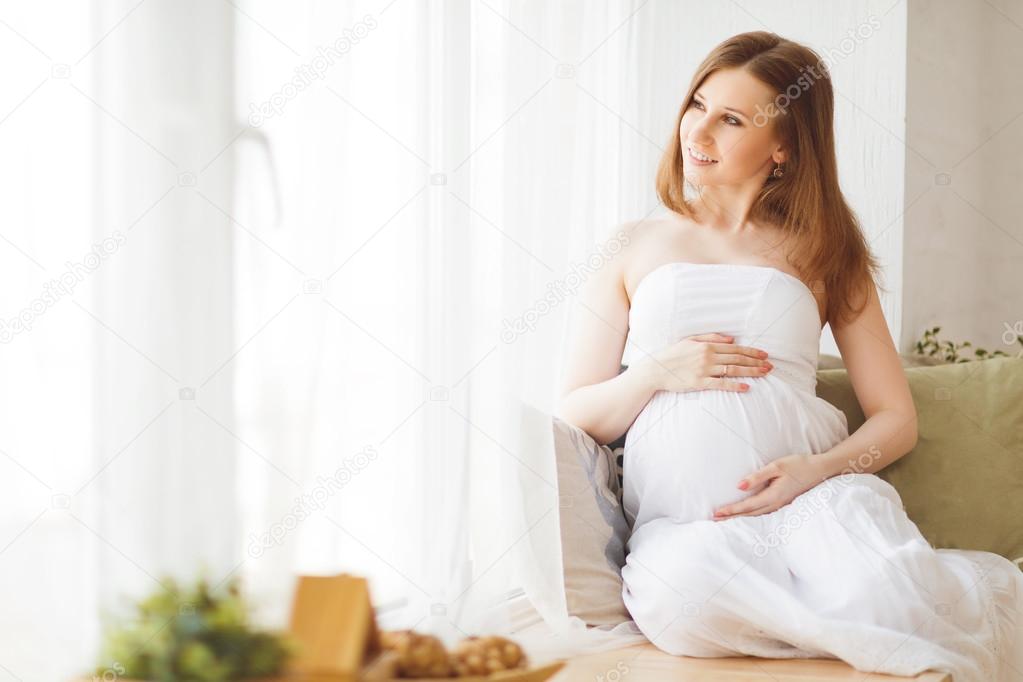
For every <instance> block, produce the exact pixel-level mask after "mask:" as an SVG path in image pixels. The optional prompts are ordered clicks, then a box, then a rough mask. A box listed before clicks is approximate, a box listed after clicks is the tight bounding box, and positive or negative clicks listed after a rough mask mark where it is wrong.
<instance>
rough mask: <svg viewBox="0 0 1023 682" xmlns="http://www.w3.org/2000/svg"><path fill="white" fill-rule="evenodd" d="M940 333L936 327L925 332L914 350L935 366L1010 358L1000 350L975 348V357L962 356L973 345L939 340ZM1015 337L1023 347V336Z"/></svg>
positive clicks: (1017, 335) (965, 342) (967, 342)
mask: <svg viewBox="0 0 1023 682" xmlns="http://www.w3.org/2000/svg"><path fill="white" fill-rule="evenodd" d="M940 331H941V327H934V328H933V329H928V330H925V331H924V334H923V336H922V337H920V340H919V341H917V342H916V345H915V346H914V350H915V352H916V354H917V355H920V356H923V357H925V358H928V359H930V360H932V361H933V364H945V363H953V362H969V361H971V360H986V359H988V358H997V357H1008V355H1009V354H1008V353H1005V352H1003V351H1000V350H996V351H991V352H989V351H987V350H985V349H983V348H974V349H973V357H969V356H967V355H963V356H960V354H959V352H960V351H962V350H964V349H966V348H972V347H973V344H971V343H970V342H969V341H963V342H962V343H955V342H953V341H942V340H940V339H939V338H938V332H940ZM1007 333H1008V332H1007ZM1015 336H1016V341H1017V342H1018V343H1019V344H1020V345H1021V346H1023V336H1020V335H1019V334H1015ZM1010 338H1011V337H1010Z"/></svg>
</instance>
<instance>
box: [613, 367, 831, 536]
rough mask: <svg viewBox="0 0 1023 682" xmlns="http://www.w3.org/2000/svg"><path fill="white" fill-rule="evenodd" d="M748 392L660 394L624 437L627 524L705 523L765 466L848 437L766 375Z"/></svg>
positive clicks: (807, 400) (801, 396)
mask: <svg viewBox="0 0 1023 682" xmlns="http://www.w3.org/2000/svg"><path fill="white" fill-rule="evenodd" d="M749 383H750V390H749V391H748V392H746V393H735V392H731V391H694V392H690V393H672V392H668V391H658V392H657V393H655V394H654V396H653V398H651V400H650V402H649V403H647V405H646V407H644V409H643V411H642V412H641V413H640V414H639V416H638V417H637V418H636V421H635V422H634V423H633V425H632V426H631V427H630V429H629V432H628V434H627V436H626V440H625V455H624V473H625V481H624V490H623V506H624V509H625V514H626V516H627V518H628V519H629V521H630V523H631V524H633V527H634V528H635V527H638V526H639V525H642V524H643V523H646V522H647V521H651V520H653V519H656V518H661V517H669V518H673V519H676V520H679V521H685V522H688V521H694V520H697V519H709V518H710V517H711V514H713V512H714V510H715V509H717V508H718V507H720V506H722V505H725V504H729V503H731V502H737V501H739V500H741V499H743V498H745V497H747V496H749V494H750V493H749V492H747V491H742V490H739V489H738V487H737V486H738V484H739V481H740V480H741V479H742V478H743V477H744V476H746V475H748V474H750V473H752V472H754V471H756V470H757V469H759V468H761V467H763V466H764V465H766V464H768V463H769V462H771V461H773V460H775V459H778V458H779V457H784V456H786V455H791V454H799V453H807V454H813V453H818V452H823V451H824V450H826V449H828V448H830V447H832V446H833V445H834V444H835V443H837V442H839V441H840V440H841V439H842V438H844V437H845V435H847V432H845V419H844V417H842V416H841V412H839V411H838V410H837V409H836V408H833V407H831V406H830V405H829V404H827V403H825V402H824V401H822V400H821V399H819V398H817V397H816V396H813V395H808V394H806V393H805V392H802V391H800V390H797V389H793V388H791V387H789V386H788V385H787V384H785V383H784V381H782V380H780V379H774V378H772V377H762V378H761V377H757V378H751V379H750V381H749Z"/></svg>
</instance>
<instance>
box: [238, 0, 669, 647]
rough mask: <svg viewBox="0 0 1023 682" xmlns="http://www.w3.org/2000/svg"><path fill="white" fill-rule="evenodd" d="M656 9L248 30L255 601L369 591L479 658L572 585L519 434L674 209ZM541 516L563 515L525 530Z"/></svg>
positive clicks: (245, 488)
mask: <svg viewBox="0 0 1023 682" xmlns="http://www.w3.org/2000/svg"><path fill="white" fill-rule="evenodd" d="M642 5H643V3H638V2H637V3H622V2H608V3H603V4H600V3H587V4H583V3H563V4H559V5H555V6H540V5H534V4H525V3H518V2H506V3H499V2H487V3H483V2H439V1H438V2H432V3H411V2H395V3H390V4H386V3H385V4H383V5H382V4H381V3H371V2H366V3H346V4H345V5H344V6H342V7H338V6H336V5H333V4H329V3H323V4H316V3H314V4H312V5H309V6H307V7H306V8H305V9H306V11H304V12H295V11H294V9H293V8H292V7H284V6H281V5H279V4H277V3H272V2H269V1H267V2H251V3H244V4H242V5H240V6H241V7H242V8H243V9H244V10H245V12H246V14H247V17H246V20H241V21H239V25H238V41H237V44H236V48H235V49H236V54H237V55H238V73H237V79H238V95H237V101H236V110H237V112H238V116H239V118H247V120H248V121H249V122H250V124H255V125H253V126H252V128H250V129H249V130H247V131H245V133H243V134H242V136H241V137H240V138H239V140H238V141H237V142H236V147H235V151H236V153H237V154H239V157H238V158H239V163H238V169H239V179H238V184H237V186H236V193H235V206H234V209H233V216H234V218H235V219H236V220H237V221H238V222H239V223H241V224H244V225H246V226H247V227H248V229H249V230H251V231H252V232H254V233H255V234H256V235H257V236H258V239H257V238H253V239H239V240H238V242H237V244H236V249H237V250H236V256H237V257H236V260H235V264H236V291H237V297H238V304H237V308H236V329H237V333H238V337H239V338H240V339H244V338H245V337H246V336H247V334H250V333H253V332H257V335H256V336H255V338H254V339H253V340H252V341H251V343H249V344H248V345H247V346H246V347H245V350H244V351H243V352H242V353H240V354H239V355H238V356H237V358H236V359H235V361H234V366H235V370H236V377H237V389H236V396H235V397H236V400H237V409H238V415H239V417H238V435H239V439H240V441H242V442H244V443H245V444H246V446H247V447H249V448H251V449H252V450H253V451H255V452H258V453H259V454H260V455H262V456H261V457H249V458H245V457H243V458H241V459H240V460H239V466H240V473H241V475H240V479H239V480H240V483H239V494H240V496H241V499H242V500H243V516H242V518H243V524H244V529H243V535H244V536H245V537H246V538H247V541H248V542H250V543H254V544H251V545H250V549H252V550H253V551H250V552H249V556H248V557H247V561H246V563H245V567H244V569H243V570H244V571H245V573H246V575H247V576H248V577H249V578H250V579H251V581H252V584H254V585H258V586H261V588H266V589H271V588H273V587H275V586H276V587H278V588H280V589H284V588H286V587H287V588H290V584H289V583H287V581H286V580H285V578H286V576H288V575H291V574H293V573H295V572H300V571H301V572H309V571H317V572H318V571H336V570H349V571H351V572H354V573H360V574H363V575H366V576H368V577H369V578H370V580H371V589H372V590H373V595H374V598H375V599H376V600H377V601H378V603H379V604H380V605H383V606H384V607H385V608H386V607H387V606H390V605H393V606H395V607H396V608H395V609H394V610H385V611H383V612H382V613H381V618H382V620H384V623H385V625H389V626H393V627H398V626H403V627H411V626H415V627H416V628H417V629H420V630H425V631H433V632H436V633H437V634H439V635H441V636H442V637H445V638H448V639H454V638H457V637H459V636H461V635H462V634H463V633H465V632H466V631H468V630H469V629H471V628H473V627H475V626H477V625H480V624H482V623H485V622H486V621H481V620H479V619H478V618H477V616H478V614H479V611H480V610H481V609H483V608H484V607H486V606H487V605H489V604H492V603H494V602H495V601H498V600H500V599H501V598H502V597H503V596H505V595H507V594H509V593H513V592H514V591H515V590H516V588H522V587H523V586H524V585H534V586H535V585H536V584H537V583H538V582H539V583H542V582H543V581H544V580H549V579H550V575H549V573H545V572H544V571H537V570H535V567H534V566H531V565H530V564H529V562H528V559H529V558H530V553H529V551H528V549H529V546H530V545H531V544H532V543H542V542H544V541H546V539H549V538H553V537H556V534H557V529H558V519H557V501H558V500H557V492H556V489H555V487H554V484H553V483H554V482H553V474H552V473H551V472H542V471H537V470H536V469H534V468H531V467H529V466H528V465H527V464H525V460H526V459H530V460H534V459H539V460H542V455H539V454H538V453H537V452H535V449H536V448H543V447H549V443H545V442H544V441H543V439H542V437H538V436H537V434H536V433H524V432H523V431H522V428H521V419H522V416H523V411H522V406H523V405H532V406H534V407H535V408H537V409H539V410H541V411H543V412H547V413H550V412H552V411H553V407H554V399H555V391H556V387H557V380H558V377H559V374H560V366H561V353H562V351H563V332H564V326H565V316H566V314H567V312H568V308H569V306H570V304H571V298H572V296H573V294H574V291H573V290H572V286H573V285H574V286H578V282H577V281H576V280H574V279H572V277H569V273H570V272H572V270H573V265H579V264H580V263H583V262H584V261H585V259H586V257H587V256H588V255H589V254H590V252H591V251H592V249H593V246H594V243H595V242H596V241H598V240H599V239H601V238H602V237H603V236H607V235H609V234H610V233H611V232H613V231H614V229H615V228H616V227H617V225H618V224H619V223H620V222H621V221H623V220H625V219H627V218H640V217H643V216H644V215H647V214H649V213H650V211H651V210H652V208H653V206H654V205H655V203H654V202H653V200H652V190H651V189H650V184H649V179H650V176H651V174H652V171H653V168H652V161H654V160H656V158H657V157H658V156H659V154H660V149H659V147H658V145H657V143H656V142H654V141H653V139H656V138H658V137H661V136H662V135H661V132H663V131H659V132H651V133H650V135H648V134H646V133H644V132H640V131H639V130H636V129H635V127H634V125H635V124H631V123H629V122H628V121H626V119H625V118H624V116H623V111H622V110H623V109H629V108H631V105H629V104H628V102H629V101H630V99H629V97H630V94H632V93H634V92H635V84H634V81H635V69H636V65H635V64H634V63H631V62H630V59H631V57H630V55H632V54H633V51H634V46H635V44H636V31H637V28H636V25H633V24H632V23H631V21H632V17H633V15H634V14H635V13H636V12H637V11H638V10H640V9H642ZM630 113H631V112H630ZM652 138H653V139H652ZM641 158H642V159H644V160H645V161H643V162H640V161H639V159H641ZM644 166H645V170H644V171H643V172H640V171H639V169H640V168H643V167H644ZM623 167H630V168H636V169H637V170H636V174H635V176H634V177H633V178H631V179H627V180H625V181H624V182H623V177H622V168H623ZM576 271H578V268H576ZM242 330H249V331H242ZM523 448H533V449H534V451H530V452H529V453H523V452H522V449H523ZM526 454H528V455H529V456H528V457H526V456H525V455H526ZM548 454H549V453H548ZM267 460H269V461H270V462H272V463H273V464H274V466H268V465H267V462H266V461H267ZM335 474H336V475H337V478H338V479H339V480H341V483H340V484H339V485H336V486H333V485H331V483H330V482H329V480H328V479H329V478H330V477H331V476H332V475H335ZM335 487H336V490H334V488H335ZM302 494H306V495H308V496H309V497H308V499H309V500H310V501H311V500H313V498H314V494H319V495H321V496H322V498H323V501H322V504H319V503H312V502H310V504H304V503H303V502H302V499H304V498H300V497H299V496H301V495H302ZM523 494H527V495H536V496H537V499H536V500H534V501H533V502H532V503H531V504H530V505H529V509H528V510H524V511H526V514H527V515H528V514H529V513H532V512H533V511H535V510H537V509H540V508H545V509H547V513H543V514H540V515H539V516H537V517H536V518H532V517H528V516H522V515H516V514H515V512H514V510H515V509H518V508H519V507H518V506H517V505H518V504H519V502H520V499H521V497H522V495H523ZM296 498H298V499H296ZM537 500H539V501H537ZM307 512H308V513H307ZM298 517H301V518H298ZM290 526H293V528H291V527H290ZM259 538H262V540H259ZM257 555H258V556H257ZM556 568H557V567H546V569H548V570H550V569H556ZM531 581H532V582H531ZM272 603H275V604H277V605H279V606H282V605H283V604H284V601H283V600H282V599H276V600H272ZM548 606H549V607H550V608H551V609H553V610H555V611H556V604H555V605H548Z"/></svg>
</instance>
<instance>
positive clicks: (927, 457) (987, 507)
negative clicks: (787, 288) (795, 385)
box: [817, 357, 1023, 568]
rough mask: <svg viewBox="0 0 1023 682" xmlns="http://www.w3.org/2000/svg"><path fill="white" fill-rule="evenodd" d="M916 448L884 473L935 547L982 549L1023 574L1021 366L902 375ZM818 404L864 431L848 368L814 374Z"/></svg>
mask: <svg viewBox="0 0 1023 682" xmlns="http://www.w3.org/2000/svg"><path fill="white" fill-rule="evenodd" d="M905 372H906V377H907V379H908V380H909V387H910V390H911V391H912V393H913V401H914V403H915V404H916V409H917V417H918V430H919V440H918V442H917V445H916V447H915V448H913V450H912V451H910V452H908V453H907V454H905V455H903V456H902V457H900V458H899V459H898V460H896V461H895V462H894V463H893V464H891V465H889V466H888V467H886V468H885V469H883V470H881V471H879V472H878V476H880V477H881V478H883V479H884V480H886V481H888V483H890V484H891V485H892V486H894V487H895V489H896V490H898V491H899V495H900V496H901V497H902V502H903V504H904V505H905V508H906V513H907V514H908V515H909V517H910V518H911V519H912V520H913V521H914V522H915V523H916V524H917V526H919V528H920V532H921V533H923V535H924V537H926V538H927V540H928V541H929V542H930V543H931V544H932V545H934V546H935V547H938V548H954V549H979V550H985V551H988V552H994V553H996V554H1000V555H1002V556H1004V557H1006V558H1007V559H1010V560H1012V561H1015V562H1016V563H1017V564H1018V565H1021V568H1023V358H1011V357H1010V358H992V359H989V360H974V361H971V362H963V363H956V364H941V365H933V366H918V367H912V366H909V367H905ZM817 395H818V396H820V397H821V398H824V399H825V400H827V401H828V402H829V403H831V404H832V405H835V406H836V407H838V408H839V409H840V410H842V412H844V413H845V416H846V419H847V420H848V424H849V432H850V433H852V432H854V431H855V430H856V429H858V428H859V427H860V425H862V424H863V422H864V416H863V411H862V410H861V409H860V406H859V403H858V402H857V400H856V395H855V393H854V392H853V389H852V385H851V383H850V381H849V376H848V374H847V373H846V371H845V370H844V369H823V370H819V371H818V372H817Z"/></svg>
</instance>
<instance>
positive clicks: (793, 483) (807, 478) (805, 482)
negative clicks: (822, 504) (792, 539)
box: [712, 455, 820, 521]
mask: <svg viewBox="0 0 1023 682" xmlns="http://www.w3.org/2000/svg"><path fill="white" fill-rule="evenodd" d="M810 457H811V455H788V456H785V457H780V458H778V459H776V460H774V461H773V462H771V463H770V464H768V465H767V466H765V467H763V468H761V469H759V470H758V471H755V472H753V473H752V474H750V475H749V476H746V477H745V478H743V479H742V480H741V481H739V483H738V486H737V487H738V488H739V489H740V490H756V489H757V487H758V486H763V487H762V488H761V490H759V491H758V492H756V493H754V494H752V495H750V496H749V497H747V498H745V499H743V500H740V501H738V502H735V503H732V504H727V505H725V506H723V507H719V508H718V509H716V510H715V511H714V515H713V517H712V518H713V519H714V520H715V521H722V520H724V519H729V518H732V517H735V516H757V515H759V514H768V513H770V512H773V511H775V510H777V509H780V508H782V507H784V506H785V505H786V504H788V503H789V502H791V501H792V500H794V499H795V498H796V497H797V496H798V495H801V494H802V493H804V492H806V491H807V490H809V489H810V488H812V487H814V486H815V485H817V484H818V483H820V474H819V473H818V471H817V469H816V467H814V466H813V463H812V462H811V461H810Z"/></svg>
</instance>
